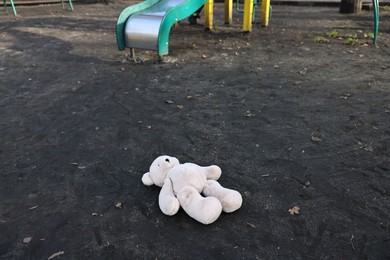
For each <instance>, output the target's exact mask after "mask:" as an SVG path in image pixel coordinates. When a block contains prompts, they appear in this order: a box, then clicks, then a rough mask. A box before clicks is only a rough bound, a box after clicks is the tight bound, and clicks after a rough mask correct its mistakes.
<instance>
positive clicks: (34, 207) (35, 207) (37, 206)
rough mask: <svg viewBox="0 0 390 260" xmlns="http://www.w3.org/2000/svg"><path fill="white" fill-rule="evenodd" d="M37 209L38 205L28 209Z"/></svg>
mask: <svg viewBox="0 0 390 260" xmlns="http://www.w3.org/2000/svg"><path fill="white" fill-rule="evenodd" d="M38 207H39V205H36V206H33V207H31V208H29V209H31V210H33V209H36V208H38Z"/></svg>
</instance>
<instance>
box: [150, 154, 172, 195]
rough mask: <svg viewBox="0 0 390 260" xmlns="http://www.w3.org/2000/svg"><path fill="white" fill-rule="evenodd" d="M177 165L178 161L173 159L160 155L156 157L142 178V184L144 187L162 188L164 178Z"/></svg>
mask: <svg viewBox="0 0 390 260" xmlns="http://www.w3.org/2000/svg"><path fill="white" fill-rule="evenodd" d="M178 164H179V160H178V159H177V158H175V157H171V156H168V155H162V156H159V157H157V158H156V159H155V160H154V161H153V163H152V164H151V165H150V168H149V172H147V173H145V174H144V175H143V177H142V182H143V183H144V184H145V185H148V186H150V185H153V184H154V185H157V186H159V187H162V186H163V184H164V180H165V177H166V176H167V174H168V172H169V170H170V169H172V168H173V167H174V166H176V165H178Z"/></svg>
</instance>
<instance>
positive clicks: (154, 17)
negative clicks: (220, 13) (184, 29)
mask: <svg viewBox="0 0 390 260" xmlns="http://www.w3.org/2000/svg"><path fill="white" fill-rule="evenodd" d="M204 3H205V0H161V1H157V2H154V3H153V4H152V5H150V6H148V7H147V8H143V9H141V10H137V11H135V12H133V13H131V14H129V15H128V16H127V15H126V16H127V17H120V19H118V23H117V34H118V33H123V36H121V35H119V36H120V37H118V35H117V40H118V46H119V45H120V44H122V45H125V47H128V48H139V49H148V50H157V51H158V54H159V55H160V56H162V55H166V54H168V44H169V43H168V41H169V40H168V38H169V32H170V29H171V27H172V25H173V24H174V23H175V22H178V21H180V20H182V19H184V18H186V17H188V16H190V15H192V14H193V13H194V12H195V11H196V10H198V9H199V8H200V7H201V6H202V5H203V4H204ZM130 8H131V7H130ZM123 12H125V11H123ZM121 16H123V15H122V14H121ZM124 18H125V19H126V21H125V23H124V24H123V25H122V26H123V31H122V32H121V31H120V30H119V29H118V25H119V24H120V21H119V20H123V19H124ZM120 41H124V42H123V43H121V42H120ZM119 49H123V47H122V48H121V47H120V48H119Z"/></svg>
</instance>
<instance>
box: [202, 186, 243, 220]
mask: <svg viewBox="0 0 390 260" xmlns="http://www.w3.org/2000/svg"><path fill="white" fill-rule="evenodd" d="M203 194H204V195H205V196H207V197H215V198H217V199H218V200H219V201H220V202H221V204H222V208H223V211H224V212H226V213H230V212H233V211H236V210H237V209H239V208H240V207H241V205H242V196H241V194H240V193H239V192H238V191H236V190H232V189H227V188H224V187H222V186H221V184H219V182H217V181H214V180H208V181H207V183H206V185H205V187H204V188H203Z"/></svg>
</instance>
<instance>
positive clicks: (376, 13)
mask: <svg viewBox="0 0 390 260" xmlns="http://www.w3.org/2000/svg"><path fill="white" fill-rule="evenodd" d="M372 4H373V6H374V40H373V44H374V45H376V38H377V36H378V27H379V1H378V0H372Z"/></svg>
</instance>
